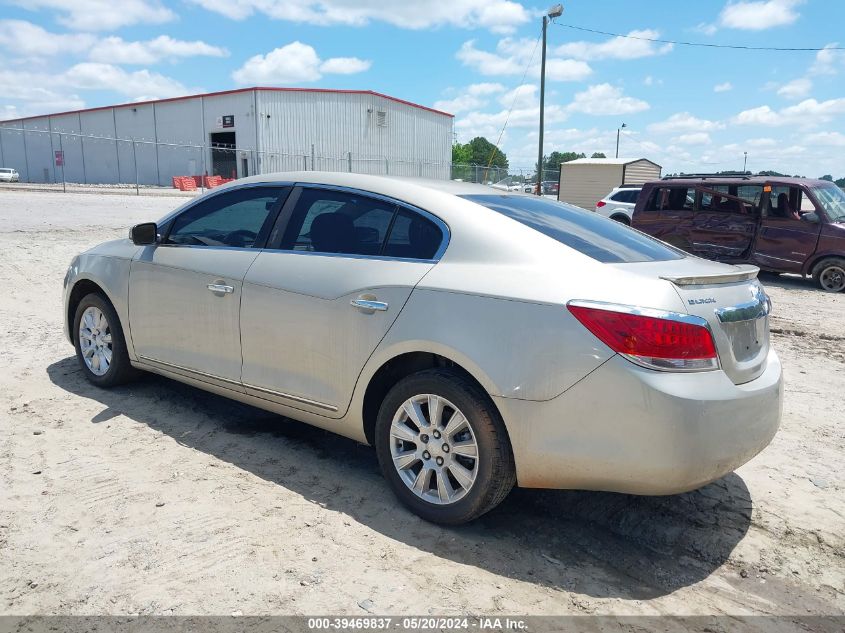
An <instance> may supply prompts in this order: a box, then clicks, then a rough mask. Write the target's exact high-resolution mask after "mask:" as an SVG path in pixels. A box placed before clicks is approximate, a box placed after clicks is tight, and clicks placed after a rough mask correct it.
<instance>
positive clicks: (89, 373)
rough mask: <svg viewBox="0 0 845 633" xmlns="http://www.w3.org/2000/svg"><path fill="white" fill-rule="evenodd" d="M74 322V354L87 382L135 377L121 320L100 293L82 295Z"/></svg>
mask: <svg viewBox="0 0 845 633" xmlns="http://www.w3.org/2000/svg"><path fill="white" fill-rule="evenodd" d="M73 325H74V326H73V334H74V336H73V342H74V346H75V347H76V358H77V360H78V361H79V365H80V367H82V372H83V373H84V374H85V377H86V378H87V379H88V380H89V381H90V382H92V383H93V384H95V385H97V386H98V387H113V386H115V385H120V384H123V383H125V382H127V381H129V380H131V379H132V378H134V377H135V374H136V372H135V370H134V369H133V368H132V365H131V364H130V362H129V354H128V352H127V351H126V340H125V339H124V337H123V329H122V328H121V327H120V320H119V319H118V318H117V313H116V312H115V311H114V308H113V307H112V305H111V304H110V303H109V302H108V301H107V300H106V299H105V298H104V297H103V296H102V295H100V294H97V293H91V294H89V295H86V296H85V297H83V298H82V301H80V302H79V305H78V306H77V308H76V314H75V315H74V319H73Z"/></svg>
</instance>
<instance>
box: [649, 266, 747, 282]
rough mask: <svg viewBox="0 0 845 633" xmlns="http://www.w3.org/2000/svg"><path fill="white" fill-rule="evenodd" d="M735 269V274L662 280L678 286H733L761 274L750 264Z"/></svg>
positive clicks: (712, 274) (666, 278) (667, 277)
mask: <svg viewBox="0 0 845 633" xmlns="http://www.w3.org/2000/svg"><path fill="white" fill-rule="evenodd" d="M734 269H735V270H734V271H733V272H727V273H705V274H703V275H689V276H683V275H680V276H677V277H670V276H666V277H661V279H665V280H666V281H671V282H672V283H673V284H675V285H676V286H703V285H714V284H732V283H736V282H738V281H748V280H749V279H754V278H756V277H757V273H759V272H760V269H759V268H757V266H751V265H749V264H743V265H740V266H734Z"/></svg>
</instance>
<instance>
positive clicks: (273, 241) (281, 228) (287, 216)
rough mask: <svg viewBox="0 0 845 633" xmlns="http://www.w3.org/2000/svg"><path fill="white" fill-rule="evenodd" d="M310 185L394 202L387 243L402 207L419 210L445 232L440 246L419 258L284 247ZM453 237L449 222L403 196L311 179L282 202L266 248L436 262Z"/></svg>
mask: <svg viewBox="0 0 845 633" xmlns="http://www.w3.org/2000/svg"><path fill="white" fill-rule="evenodd" d="M306 189H321V190H326V191H331V192H337V193H346V194H351V195H356V196H362V197H365V198H371V199H373V200H378V201H379V202H385V203H387V204H391V205H393V206H394V207H395V210H394V212H393V218H392V219H391V221H390V226H389V227H388V230H387V233H386V234H385V243H386V241H387V239H389V237H390V230H391V229H392V228H393V222H394V221H395V219H396V216H397V215H398V213H399V210H400V209H404V210H405V211H408V212H410V213H418V214H419V215H421V216H422V217H424V218H425V219H427V220H430V221H431V222H433V223H434V224H435V225H436V226H437V227H438V228H439V229H440V232H441V241H440V246H439V247H438V248H437V251H436V252H435V253H434V255H433V256H432V257H431V258H430V259H419V258H415V257H392V256H389V255H383V254H381V253H379V254H378V255H359V254H355V253H321V252H316V251H295V250H292V249H284V248H281V243H282V238H283V237H284V234H285V231H287V228H288V224H290V220H291V218H292V217H293V211H294V208H295V207H296V204H297V203H298V202H299V198H300V196H301V195H302V192H303V191H305V190H306ZM451 239H452V232H451V231H450V230H449V225H448V224H446V222H444V221H443V220H442V219H441V218H439V217H438V216H436V215H434V214H433V213H431V212H429V211H426V210H425V209H421V208H419V207H417V206H414V205H412V204H410V203H408V202H405V201H403V200H398V199H396V198H392V197H390V196H385V195H383V194H379V193H374V192H372V191H365V190H363V189H356V188H354V187H344V186H340V185H324V184H321V183H311V182H297V183H294V187H293V190H292V191H291V193H290V195H289V196H288V198H287V200H286V201H285V204H284V205H282V209H281V211H280V212H279V216H278V218H277V219H276V222H275V224H274V226H273V228H272V229H271V231H270V238H269V239H268V240H267V244H266V245H265V247H264V248H265V250H272V251H274V252H279V253H293V254H295V255H310V256H318V257H346V258H349V259H371V260H380V261H405V262H426V263H436V262H438V261H440V259H441V258H442V257H443V254H444V253H445V252H446V249H447V248H448V247H449V243H450V241H451ZM383 247H384V244H382V249H383Z"/></svg>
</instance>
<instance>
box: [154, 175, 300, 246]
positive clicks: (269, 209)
mask: <svg viewBox="0 0 845 633" xmlns="http://www.w3.org/2000/svg"><path fill="white" fill-rule="evenodd" d="M289 191H290V189H288V188H286V187H250V188H246V189H237V190H235V191H230V192H226V193H221V194H218V195H216V196H212V197H211V198H209V199H208V200H205V201H203V202H200V203H199V204H197V205H195V206H193V207H191V208H190V209H187V210H186V211H185V212H183V213H182V214H180V215H178V216H177V217H176V219H175V220H174V221H173V225H172V226H171V228H170V233H169V234H168V236H167V239H166V241H165V243H166V244H183V245H191V246H235V247H240V248H252V247H254V246H255V245H260V244H262V243H263V241H264V239H265V237H266V233H267V231H269V224H270V222H271V221H272V219H273V217H272V216H275V211H276V210H277V209H278V207H279V206H281V203H282V202H283V201H284V198H285V197H286V196H287V194H288V192H289Z"/></svg>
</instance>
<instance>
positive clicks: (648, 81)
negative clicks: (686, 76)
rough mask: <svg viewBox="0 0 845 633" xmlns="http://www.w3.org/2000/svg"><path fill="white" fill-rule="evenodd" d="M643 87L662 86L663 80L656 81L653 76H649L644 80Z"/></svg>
mask: <svg viewBox="0 0 845 633" xmlns="http://www.w3.org/2000/svg"><path fill="white" fill-rule="evenodd" d="M643 85H644V86H662V85H663V80H662V79H655V78H654V77H652V76H651V75H648V76H646V78H645V79H643Z"/></svg>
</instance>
